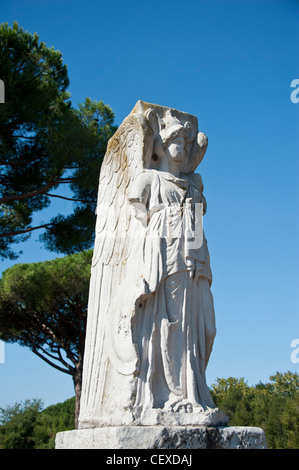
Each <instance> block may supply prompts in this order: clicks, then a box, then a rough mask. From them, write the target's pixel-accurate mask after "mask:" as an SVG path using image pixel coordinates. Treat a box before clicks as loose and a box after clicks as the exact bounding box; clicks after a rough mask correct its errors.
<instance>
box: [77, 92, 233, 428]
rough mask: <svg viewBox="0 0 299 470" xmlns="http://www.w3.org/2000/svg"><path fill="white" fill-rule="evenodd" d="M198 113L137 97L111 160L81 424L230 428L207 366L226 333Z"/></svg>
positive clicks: (106, 165) (103, 185) (102, 202)
mask: <svg viewBox="0 0 299 470" xmlns="http://www.w3.org/2000/svg"><path fill="white" fill-rule="evenodd" d="M207 144H208V140H207V137H206V136H205V135H204V134H203V133H202V132H199V131H198V122H197V118H196V117H195V116H192V115H190V114H186V113H183V112H180V111H177V110H174V109H170V108H166V107H163V106H158V105H153V104H149V103H145V102H142V101H138V103H137V104H136V105H135V107H134V109H133V110H132V112H131V113H130V114H129V115H128V116H127V117H126V119H125V120H124V121H123V123H122V124H121V126H120V127H119V129H118V130H117V132H116V133H115V135H114V136H113V137H112V138H111V139H110V141H109V144H108V148H107V152H106V155H105V158H104V161H103V164H102V168H101V174H100V181H99V192H98V211H97V222H96V240H95V247H94V255H93V262H92V270H91V282H90V295H89V305H88V319H87V334H86V347H85V355H84V367H83V386H82V396H81V404H80V416H79V428H81V429H82V428H90V427H99V426H122V425H127V426H134V425H138V426H154V425H165V426H181V425H192V426H194V425H209V426H218V425H223V424H226V423H227V418H226V417H225V416H224V415H223V413H222V412H221V411H220V410H219V409H218V408H216V407H215V404H214V403H213V400H212V398H211V395H210V392H209V389H208V386H207V384H206V376H205V371H206V367H207V365H208V361H209V357H210V354H211V351H212V347H213V342H214V338H215V333H216V327H215V313H214V305H213V296H212V293H211V284H212V274H211V268H210V260H209V252H208V246H207V241H206V238H205V234H204V232H203V227H202V216H203V215H204V214H205V212H206V200H205V198H204V195H203V183H202V179H201V176H200V175H199V174H198V173H194V171H195V170H196V168H197V166H198V165H199V163H200V162H201V160H202V158H203V157H204V155H205V152H206V149H207Z"/></svg>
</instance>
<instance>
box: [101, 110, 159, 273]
mask: <svg viewBox="0 0 299 470" xmlns="http://www.w3.org/2000/svg"><path fill="white" fill-rule="evenodd" d="M152 145H153V135H152V130H151V127H150V125H149V123H148V121H147V120H146V119H145V118H144V117H143V115H142V114H130V115H129V116H127V118H126V119H125V120H124V121H123V123H122V124H121V126H120V127H119V129H118V130H117V132H116V133H115V134H114V135H113V137H112V138H111V139H110V141H109V143H108V147H107V152H106V155H105V157H104V161H103V164H102V168H101V174H100V180H99V190H98V202H97V221H96V239H95V246H94V254H93V260H92V267H93V268H94V267H95V266H97V265H98V264H101V263H102V264H103V265H105V266H108V265H110V266H113V267H114V268H115V267H116V266H119V264H120V263H124V262H125V261H126V259H127V257H128V256H129V253H128V252H127V251H126V249H127V248H128V243H127V242H128V240H127V239H128V235H129V234H130V225H131V222H132V214H131V212H130V210H129V206H128V200H127V194H128V190H129V186H130V183H131V182H132V181H134V179H135V177H136V176H137V174H138V173H140V172H141V171H142V170H143V169H144V167H145V160H146V158H147V154H148V153H150V152H151V147H152Z"/></svg>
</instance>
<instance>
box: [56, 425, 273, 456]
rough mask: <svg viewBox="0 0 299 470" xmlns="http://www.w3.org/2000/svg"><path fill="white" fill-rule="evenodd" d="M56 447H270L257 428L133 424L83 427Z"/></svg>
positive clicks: (58, 438) (62, 436) (62, 438)
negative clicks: (92, 427) (127, 425)
mask: <svg viewBox="0 0 299 470" xmlns="http://www.w3.org/2000/svg"><path fill="white" fill-rule="evenodd" d="M55 446H56V449H117V450H121V449H266V448H267V442H266V438H265V434H264V432H263V431H262V430H261V429H260V428H256V427H243V426H231V427H218V428H209V427H205V426H200V427H193V426H189V427H182V426H172V427H164V426H129V427H106V428H95V429H79V430H75V431H65V432H60V433H58V434H57V435H56V441H55Z"/></svg>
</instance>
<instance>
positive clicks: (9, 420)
mask: <svg viewBox="0 0 299 470" xmlns="http://www.w3.org/2000/svg"><path fill="white" fill-rule="evenodd" d="M74 425H75V397H73V398H70V399H69V400H66V401H65V402H63V403H58V404H57V405H52V406H49V407H48V408H46V409H44V410H43V411H42V402H41V400H26V401H25V402H23V403H16V404H15V405H13V406H8V407H7V408H6V409H0V449H54V447H55V436H56V434H57V432H60V431H67V430H71V429H74Z"/></svg>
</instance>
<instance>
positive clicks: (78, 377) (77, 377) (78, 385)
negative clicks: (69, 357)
mask: <svg viewBox="0 0 299 470" xmlns="http://www.w3.org/2000/svg"><path fill="white" fill-rule="evenodd" d="M81 363H82V361H80V360H79V362H78V364H77V365H76V372H75V373H74V375H73V381H74V387H75V396H76V400H75V429H78V421H79V413H80V399H81V390H82V365H80V364H81Z"/></svg>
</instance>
